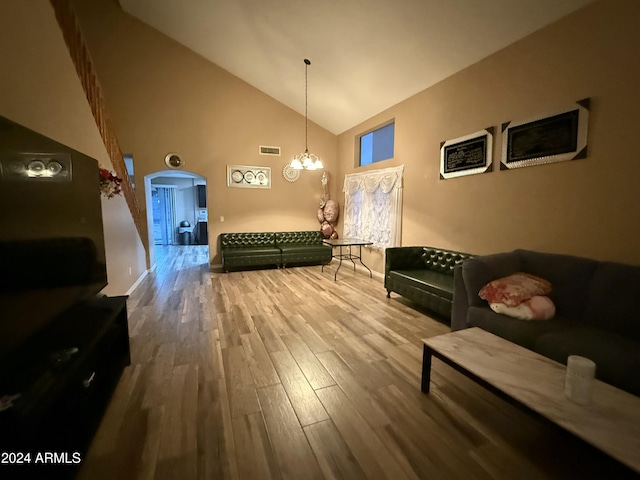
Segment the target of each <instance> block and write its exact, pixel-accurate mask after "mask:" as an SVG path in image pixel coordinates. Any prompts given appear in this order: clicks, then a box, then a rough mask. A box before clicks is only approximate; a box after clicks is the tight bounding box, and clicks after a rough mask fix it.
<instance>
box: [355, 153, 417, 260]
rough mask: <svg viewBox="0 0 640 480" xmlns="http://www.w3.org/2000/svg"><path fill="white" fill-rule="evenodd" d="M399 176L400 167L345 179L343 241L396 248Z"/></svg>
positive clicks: (399, 229)
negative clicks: (349, 239)
mask: <svg viewBox="0 0 640 480" xmlns="http://www.w3.org/2000/svg"><path fill="white" fill-rule="evenodd" d="M403 172H404V165H400V166H399V167H391V168H384V169H380V170H369V171H366V172H359V173H349V174H347V175H345V177H344V189H343V191H344V221H343V224H344V232H343V236H344V237H345V238H359V239H362V240H367V241H370V242H373V245H374V246H376V247H380V248H386V247H397V246H400V244H401V242H400V235H401V232H402V174H403Z"/></svg>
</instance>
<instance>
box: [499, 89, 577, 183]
mask: <svg viewBox="0 0 640 480" xmlns="http://www.w3.org/2000/svg"><path fill="white" fill-rule="evenodd" d="M588 121H589V99H588V98H587V99H585V100H581V101H579V102H576V103H575V104H573V105H570V106H569V107H567V108H563V109H558V110H556V111H554V112H552V113H549V114H547V115H540V116H537V117H534V118H529V119H526V120H521V121H518V122H506V123H503V124H502V132H503V139H502V160H501V162H500V169H501V170H508V169H512V168H521V167H529V166H531V165H542V164H547V163H554V162H563V161H566V160H577V159H580V158H586V156H587V124H588Z"/></svg>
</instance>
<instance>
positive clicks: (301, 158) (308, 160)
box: [291, 58, 323, 170]
mask: <svg viewBox="0 0 640 480" xmlns="http://www.w3.org/2000/svg"><path fill="white" fill-rule="evenodd" d="M309 65H311V62H310V61H309V60H308V59H306V58H305V59H304V152H302V153H299V154H298V155H296V156H295V157H293V160H291V168H294V169H296V170H302V169H305V170H320V169H322V168H323V165H322V162H321V161H320V159H319V158H318V156H317V155H314V154H313V153H309V148H308V143H307V139H308V135H309V127H308V123H309V120H308V118H307V67H308V66H309Z"/></svg>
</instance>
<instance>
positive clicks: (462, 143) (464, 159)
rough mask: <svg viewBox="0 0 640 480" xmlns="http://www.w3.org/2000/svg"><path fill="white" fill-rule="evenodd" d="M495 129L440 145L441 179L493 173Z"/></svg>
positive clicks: (491, 128)
mask: <svg viewBox="0 0 640 480" xmlns="http://www.w3.org/2000/svg"><path fill="white" fill-rule="evenodd" d="M492 152H493V127H490V128H487V129H485V130H481V131H479V132H475V133H470V134H469V135H465V136H464V137H459V138H455V139H453V140H447V141H446V142H442V143H441V144H440V178H441V179H449V178H455V177H460V176H462V175H473V174H475V173H485V172H489V171H491V162H492V158H493V155H492Z"/></svg>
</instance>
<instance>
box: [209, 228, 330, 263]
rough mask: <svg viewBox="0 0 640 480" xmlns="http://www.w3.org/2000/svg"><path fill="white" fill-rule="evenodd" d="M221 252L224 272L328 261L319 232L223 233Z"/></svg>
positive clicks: (328, 254) (328, 256)
mask: <svg viewBox="0 0 640 480" xmlns="http://www.w3.org/2000/svg"><path fill="white" fill-rule="evenodd" d="M220 250H221V252H222V269H223V270H224V271H225V272H228V271H229V270H241V269H243V268H250V267H268V266H276V267H280V266H282V267H285V266H290V265H319V264H322V263H329V262H330V261H331V247H329V246H327V245H324V244H323V243H322V233H320V232H319V231H297V232H243V233H223V234H221V235H220Z"/></svg>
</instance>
